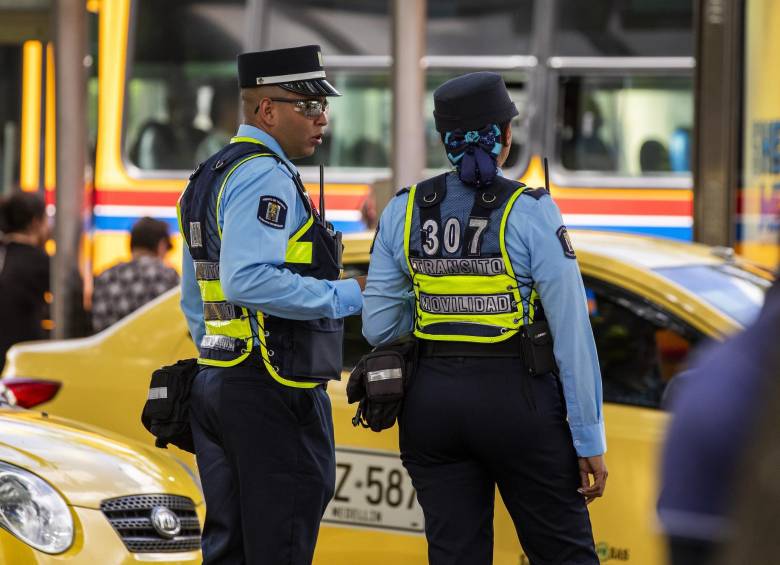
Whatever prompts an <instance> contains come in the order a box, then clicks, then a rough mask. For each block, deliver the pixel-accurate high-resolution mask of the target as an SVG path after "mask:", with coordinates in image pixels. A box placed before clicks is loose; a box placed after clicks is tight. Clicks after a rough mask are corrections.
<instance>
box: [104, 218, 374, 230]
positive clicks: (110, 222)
mask: <svg viewBox="0 0 780 565" xmlns="http://www.w3.org/2000/svg"><path fill="white" fill-rule="evenodd" d="M158 219H160V220H162V221H164V222H166V223H167V224H168V228H169V229H170V230H171V233H178V231H179V223H178V222H177V220H176V218H158ZM137 221H138V217H126V216H95V217H94V218H93V226H94V228H95V229H96V230H103V231H130V229H131V228H132V227H133V224H134V223H135V222H137ZM333 225H334V227H335V228H336V229H337V230H339V231H341V232H343V233H355V232H361V231H364V230H365V229H366V226H365V224H363V222H360V221H336V222H333Z"/></svg>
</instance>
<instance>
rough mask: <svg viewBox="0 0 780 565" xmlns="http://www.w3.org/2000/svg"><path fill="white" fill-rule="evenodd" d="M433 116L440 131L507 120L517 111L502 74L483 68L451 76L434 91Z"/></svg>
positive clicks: (471, 127)
mask: <svg viewBox="0 0 780 565" xmlns="http://www.w3.org/2000/svg"><path fill="white" fill-rule="evenodd" d="M433 108H434V109H433V118H434V120H435V121H436V130H437V131H440V132H446V131H454V130H456V129H465V130H474V129H478V128H480V127H482V126H486V125H488V124H501V123H504V122H508V121H509V120H511V119H512V118H514V117H515V116H516V115H517V114H518V111H517V107H516V106H515V103H514V102H512V99H511V98H510V97H509V92H508V91H507V89H506V85H505V84H504V79H503V77H502V76H501V75H500V74H498V73H491V72H487V71H480V72H476V73H469V74H467V75H461V76H459V77H455V78H453V79H450V80H448V81H447V82H445V83H444V84H442V85H441V86H440V87H439V88H437V89H436V90H435V91H434V93H433Z"/></svg>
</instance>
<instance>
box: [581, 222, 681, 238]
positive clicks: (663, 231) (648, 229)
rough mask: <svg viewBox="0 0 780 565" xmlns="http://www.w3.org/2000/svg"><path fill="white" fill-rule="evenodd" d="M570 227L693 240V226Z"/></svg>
mask: <svg viewBox="0 0 780 565" xmlns="http://www.w3.org/2000/svg"><path fill="white" fill-rule="evenodd" d="M568 227H569V228H570V229H579V230H596V231H610V232H620V233H634V234H639V235H652V236H656V237H666V238H670V239H680V240H682V241H693V228H680V227H664V226H658V227H653V226H579V225H577V226H572V225H569V226H568Z"/></svg>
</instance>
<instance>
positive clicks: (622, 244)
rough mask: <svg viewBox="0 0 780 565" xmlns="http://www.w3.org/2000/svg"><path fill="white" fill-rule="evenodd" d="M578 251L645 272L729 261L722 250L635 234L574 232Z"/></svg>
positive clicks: (573, 238)
mask: <svg viewBox="0 0 780 565" xmlns="http://www.w3.org/2000/svg"><path fill="white" fill-rule="evenodd" d="M571 237H572V241H573V243H574V248H575V251H576V250H580V249H582V250H583V251H587V252H588V253H591V254H595V255H602V256H605V257H609V258H610V259H615V260H618V261H621V262H625V263H631V264H634V265H636V266H639V267H644V268H645V269H659V268H663V267H682V266H689V265H693V264H696V265H718V264H722V263H725V262H726V261H727V259H726V256H724V254H723V253H722V252H718V251H717V250H718V249H723V248H714V247H710V246H708V245H702V244H699V243H692V242H689V241H677V240H673V239H664V238H659V237H649V236H642V235H634V234H625V233H615V232H598V231H588V230H571Z"/></svg>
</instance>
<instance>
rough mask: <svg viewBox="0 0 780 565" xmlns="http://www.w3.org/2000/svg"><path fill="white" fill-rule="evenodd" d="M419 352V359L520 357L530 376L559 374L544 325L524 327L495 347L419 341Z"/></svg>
mask: <svg viewBox="0 0 780 565" xmlns="http://www.w3.org/2000/svg"><path fill="white" fill-rule="evenodd" d="M419 352H420V357H519V358H522V360H523V365H524V366H525V368H526V370H527V371H528V373H529V374H530V375H541V374H543V373H557V372H558V366H557V364H556V362H555V354H554V352H553V339H552V333H550V326H549V325H548V324H547V322H546V321H539V322H534V323H533V324H528V325H524V326H522V327H521V328H520V331H518V332H517V333H516V334H515V335H513V336H512V337H510V338H509V339H507V340H504V341H499V342H496V343H477V342H472V341H434V340H428V339H421V340H420V343H419Z"/></svg>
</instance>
